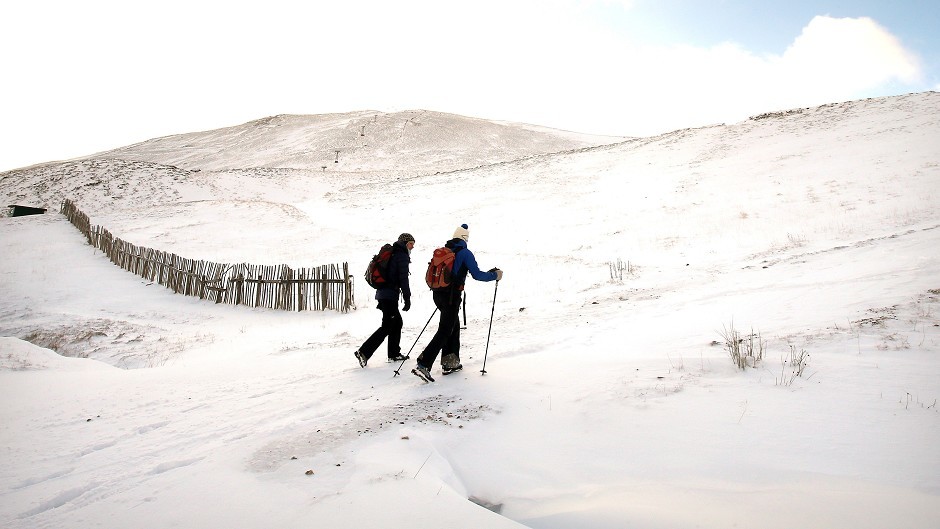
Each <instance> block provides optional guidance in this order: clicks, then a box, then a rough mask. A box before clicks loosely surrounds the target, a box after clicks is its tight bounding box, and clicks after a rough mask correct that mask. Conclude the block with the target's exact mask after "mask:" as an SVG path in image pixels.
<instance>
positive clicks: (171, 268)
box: [60, 200, 355, 312]
mask: <svg viewBox="0 0 940 529" xmlns="http://www.w3.org/2000/svg"><path fill="white" fill-rule="evenodd" d="M60 211H61V213H62V214H63V215H65V217H66V218H67V219H68V220H69V222H71V223H72V224H73V225H74V226H75V227H76V228H78V230H79V231H80V232H81V233H82V235H84V236H85V238H86V239H87V240H88V244H90V245H92V246H94V247H95V248H97V249H99V250H101V251H102V252H103V253H104V254H105V255H107V256H108V258H109V259H110V260H111V262H112V263H114V264H116V265H118V266H120V267H121V268H123V269H125V270H128V271H130V272H133V273H135V274H137V275H138V276H141V277H143V278H145V279H147V280H149V281H153V282H154V283H158V284H160V285H163V286H165V287H167V288H169V289H170V290H172V291H173V292H175V293H177V294H183V295H185V296H196V297H199V299H207V300H210V301H213V302H215V303H227V304H231V305H246V306H249V307H263V308H270V309H278V310H291V311H301V310H327V309H330V310H339V311H341V312H348V311H349V310H350V309H351V308H352V307H354V306H355V300H354V299H353V278H352V276H351V275H350V274H349V264H348V263H343V264H342V265H321V266H314V267H310V268H297V269H293V268H290V267H288V266H287V265H253V264H245V263H241V264H221V263H213V262H209V261H197V260H194V259H187V258H185V257H180V256H178V255H176V254H172V253H166V252H161V251H159V250H154V249H152V248H145V247H141V246H135V245H133V244H131V243H129V242H127V241H124V240H122V239H120V238H117V237H115V236H113V235H112V234H111V232H109V231H108V230H107V229H105V228H103V227H102V226H92V224H91V222H90V220H89V218H88V216H87V215H85V214H84V213H83V212H82V211H81V210H79V209H78V207H77V206H76V205H75V203H74V202H72V201H71V200H65V201H64V202H63V203H62V207H61V210H60Z"/></svg>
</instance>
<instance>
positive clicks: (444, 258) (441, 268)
mask: <svg viewBox="0 0 940 529" xmlns="http://www.w3.org/2000/svg"><path fill="white" fill-rule="evenodd" d="M456 255H457V254H455V253H454V251H453V250H451V249H450V248H447V247H446V246H442V247H441V248H438V249H436V250H434V255H433V256H432V257H431V261H430V262H428V271H427V273H426V274H424V281H425V283H427V284H428V288H430V289H431V290H440V289H444V288H447V287H449V286H451V284H452V282H453V280H454V257H455V256H456Z"/></svg>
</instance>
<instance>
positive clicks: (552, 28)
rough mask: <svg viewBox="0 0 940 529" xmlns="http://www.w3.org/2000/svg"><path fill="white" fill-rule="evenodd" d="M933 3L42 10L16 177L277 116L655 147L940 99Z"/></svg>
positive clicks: (23, 77)
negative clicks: (911, 96)
mask: <svg viewBox="0 0 940 529" xmlns="http://www.w3.org/2000/svg"><path fill="white" fill-rule="evenodd" d="M938 11H940V8H938V7H937V5H936V3H935V2H934V1H933V0H923V1H915V0H908V1H892V2H888V1H874V0H845V1H826V0H820V1H803V0H791V1H789V2H779V1H774V0H766V1H764V0H713V1H707V0H698V1H696V0H619V1H618V0H496V1H490V0H475V1H473V2H455V1H445V0H428V1H425V0H418V1H408V0H398V1H388V0H361V1H356V0H330V1H306V2H304V1H298V0H266V1H265V2H247V1H241V0H227V1H224V2H223V1H208V0H185V1H184V0H164V1H162V2H148V3H146V4H144V3H141V2H134V1H129V0H120V1H112V0H86V1H74V0H68V1H66V0H30V1H29V2H25V1H24V2H4V3H3V5H2V6H0V50H2V52H0V72H2V80H0V142H2V149H0V171H5V170H9V169H13V168H17V167H22V166H26V165H31V164H35V163H41V162H46V161H52V160H61V159H67V158H72V157H77V156H83V155H88V154H92V153H95V152H99V151H104V150H109V149H113V148H117V147H122V146H125V145H129V144H132V143H136V142H140V141H144V140H147V139H150V138H155V137H160V136H166V135H171V134H181V133H186V132H195V131H202V130H209V129H215V128H220V127H226V126H231V125H238V124H241V123H244V122H246V121H250V120H253V119H259V118H263V117H266V116H271V115H276V114H323V113H333V112H349V111H356V110H378V111H385V112H394V111H400V110H411V109H427V110H437V111H441V112H450V113H454V114H461V115H465V116H473V117H479V118H486V119H493V120H508V121H519V122H524V123H531V124H536V125H544V126H549V127H555V128H560V129H565V130H571V131H576V132H585V133H595V134H609V135H617V136H647V135H652V134H658V133H661V132H668V131H671V130H675V129H680V128H685V127H694V126H702V125H710V124H715V123H732V122H736V121H740V120H743V119H746V118H747V117H748V116H751V115H755V114H759V113H762V112H767V111H773V110H784V109H788V108H795V107H806V106H815V105H820V104H826V103H834V102H841V101H847V100H851V99H859V98H864V97H874V96H883V95H898V94H905V93H910V92H921V91H925V90H940V36H938V35H937V34H938V33H940V32H938V31H937V29H936V28H938V27H940V15H938V14H937V13H938Z"/></svg>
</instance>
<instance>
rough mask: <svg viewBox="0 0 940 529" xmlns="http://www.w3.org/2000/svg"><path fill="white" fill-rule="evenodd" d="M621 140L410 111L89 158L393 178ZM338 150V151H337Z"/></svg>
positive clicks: (277, 119) (198, 136) (226, 133)
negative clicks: (366, 174) (391, 176)
mask: <svg viewBox="0 0 940 529" xmlns="http://www.w3.org/2000/svg"><path fill="white" fill-rule="evenodd" d="M615 141H618V138H612V137H604V136H590V135H586V134H577V133H571V132H565V131H560V130H554V129H549V128H545V127H537V126H532V125H524V124H518V123H505V122H495V121H489V120H485V119H477V118H468V117H463V116H457V115H453V114H444V113H440V112H431V111H426V110H412V111H406V112H395V113H391V114H389V113H383V112H375V111H361V112H350V113H346V114H325V115H313V116H296V115H280V116H272V117H268V118H264V119H259V120H256V121H251V122H249V123H245V124H243V125H238V126H235V127H228V128H224V129H219V130H211V131H206V132H195V133H190V134H181V135H177V136H168V137H165V138H157V139H153V140H149V141H145V142H143V143H138V144H136V145H131V146H128V147H123V148H120V149H115V150H113V151H108V152H105V153H100V154H97V155H94V157H95V158H119V159H125V160H142V161H150V162H157V163H162V164H165V165H173V166H177V167H181V168H185V169H190V170H194V169H200V170H224V169H246V168H284V169H307V170H316V171H323V170H328V171H330V172H334V173H340V174H342V173H352V174H356V173H371V174H375V173H390V174H392V175H395V176H405V175H415V174H423V173H433V172H438V171H454V170H459V169H467V168H470V167H476V166H480V165H486V164H492V163H497V162H502V161H508V160H515V159H519V158H523V157H526V156H532V155H537V154H545V153H554V152H560V151H567V150H572V149H577V148H581V147H587V146H592V145H597V144H601V143H613V142H615ZM337 151H338V152H337Z"/></svg>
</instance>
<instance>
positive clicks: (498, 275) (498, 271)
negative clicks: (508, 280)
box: [489, 268, 503, 281]
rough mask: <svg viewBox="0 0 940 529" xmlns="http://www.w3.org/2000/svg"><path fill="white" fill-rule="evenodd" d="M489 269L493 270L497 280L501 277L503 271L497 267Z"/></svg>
mask: <svg viewBox="0 0 940 529" xmlns="http://www.w3.org/2000/svg"><path fill="white" fill-rule="evenodd" d="M489 271H490V272H494V273H495V274H496V280H497V281H499V280H500V279H502V278H503V271H502V270H500V269H499V268H490V269H489Z"/></svg>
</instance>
